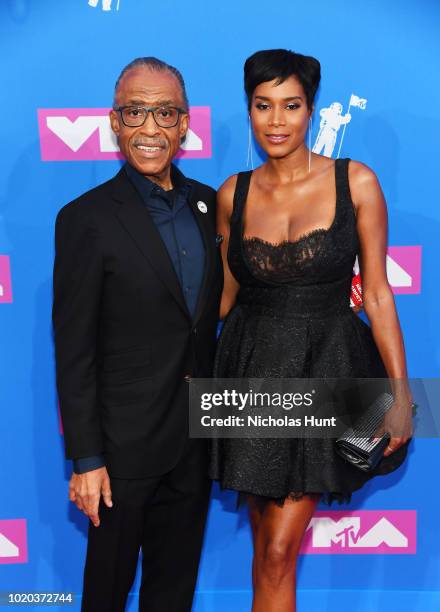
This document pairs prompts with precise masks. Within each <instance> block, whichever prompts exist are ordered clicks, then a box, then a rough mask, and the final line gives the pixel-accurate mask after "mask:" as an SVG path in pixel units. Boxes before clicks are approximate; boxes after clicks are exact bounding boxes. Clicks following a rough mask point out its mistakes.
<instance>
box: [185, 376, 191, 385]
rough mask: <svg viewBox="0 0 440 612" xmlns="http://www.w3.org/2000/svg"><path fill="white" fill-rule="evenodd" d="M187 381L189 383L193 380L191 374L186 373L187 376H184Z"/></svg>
mask: <svg viewBox="0 0 440 612" xmlns="http://www.w3.org/2000/svg"><path fill="white" fill-rule="evenodd" d="M183 378H184V380H185V382H187V383H189V382H191V374H185V376H184V377H183Z"/></svg>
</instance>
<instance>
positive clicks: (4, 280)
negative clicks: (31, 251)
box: [0, 255, 12, 304]
mask: <svg viewBox="0 0 440 612" xmlns="http://www.w3.org/2000/svg"><path fill="white" fill-rule="evenodd" d="M11 303H12V283H11V266H10V263H9V256H8V255H0V304H11Z"/></svg>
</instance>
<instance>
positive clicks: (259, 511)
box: [247, 495, 266, 590]
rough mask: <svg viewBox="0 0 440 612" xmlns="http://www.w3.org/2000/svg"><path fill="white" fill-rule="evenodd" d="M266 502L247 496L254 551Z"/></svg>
mask: <svg viewBox="0 0 440 612" xmlns="http://www.w3.org/2000/svg"><path fill="white" fill-rule="evenodd" d="M265 504H266V502H265V500H264V498H261V497H258V496H256V495H248V496H247V505H248V510H249V522H250V524H251V530H252V542H253V545H254V550H255V546H256V540H257V533H258V527H259V525H260V521H261V517H262V516H263V511H264V506H265ZM252 587H253V589H254V590H255V556H254V558H253V560H252Z"/></svg>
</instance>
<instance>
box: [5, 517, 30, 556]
mask: <svg viewBox="0 0 440 612" xmlns="http://www.w3.org/2000/svg"><path fill="white" fill-rule="evenodd" d="M27 562H28V550H27V536H26V520H25V519H15V520H10V521H0V563H27Z"/></svg>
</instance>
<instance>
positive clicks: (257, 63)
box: [244, 49, 321, 110]
mask: <svg viewBox="0 0 440 612" xmlns="http://www.w3.org/2000/svg"><path fill="white" fill-rule="evenodd" d="M291 76H295V77H296V78H297V79H298V81H299V82H300V83H301V85H302V87H303V89H304V93H305V94H306V101H307V107H308V108H309V109H311V108H312V106H313V100H314V99H315V94H316V91H317V89H318V86H319V81H320V80H321V64H320V63H319V62H318V60H317V59H315V58H314V57H311V56H308V55H301V53H294V52H293V51H289V50H287V49H269V50H267V51H257V52H256V53H254V54H253V55H251V56H250V57H248V58H247V60H246V62H245V64H244V88H245V91H246V95H247V99H248V108H249V110H250V108H251V101H252V95H253V93H254V91H255V88H256V87H257V86H258V85H260V83H266V82H267V81H273V80H275V79H276V80H277V81H278V83H277V84H278V85H279V84H280V83H283V82H284V81H285V80H286V79H288V78H289V77H291Z"/></svg>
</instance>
